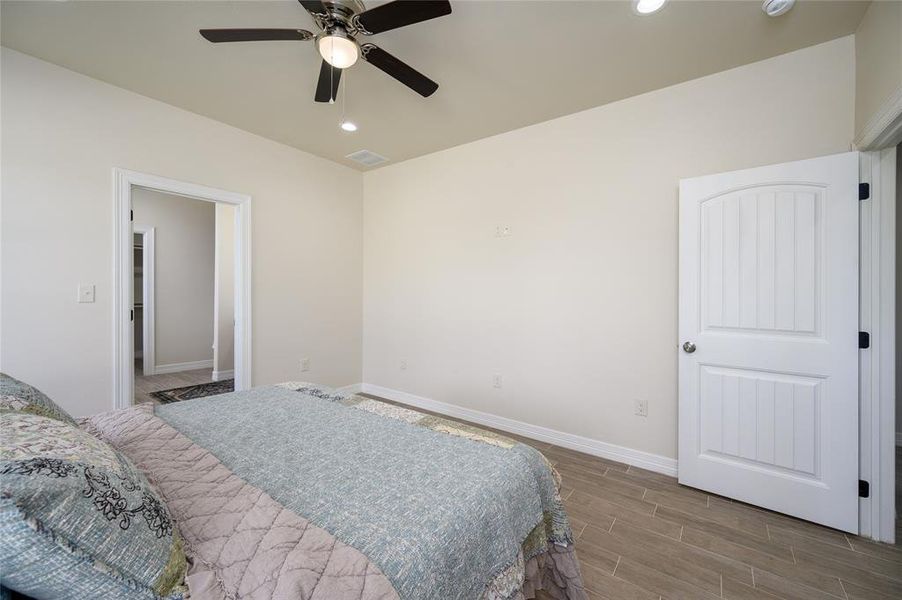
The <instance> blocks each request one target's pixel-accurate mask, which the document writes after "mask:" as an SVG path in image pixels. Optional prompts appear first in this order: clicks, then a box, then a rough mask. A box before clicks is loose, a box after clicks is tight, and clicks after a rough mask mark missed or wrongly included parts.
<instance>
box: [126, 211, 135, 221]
mask: <svg viewBox="0 0 902 600" xmlns="http://www.w3.org/2000/svg"><path fill="white" fill-rule="evenodd" d="M128 220H129V221H134V220H135V211H133V210H129V211H128Z"/></svg>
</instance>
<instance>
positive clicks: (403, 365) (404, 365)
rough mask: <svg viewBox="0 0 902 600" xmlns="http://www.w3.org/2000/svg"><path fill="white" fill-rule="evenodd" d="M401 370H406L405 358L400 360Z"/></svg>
mask: <svg viewBox="0 0 902 600" xmlns="http://www.w3.org/2000/svg"><path fill="white" fill-rule="evenodd" d="M401 370H402V371H406V370H407V361H406V360H402V361H401Z"/></svg>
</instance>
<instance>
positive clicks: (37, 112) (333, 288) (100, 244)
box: [0, 48, 362, 415]
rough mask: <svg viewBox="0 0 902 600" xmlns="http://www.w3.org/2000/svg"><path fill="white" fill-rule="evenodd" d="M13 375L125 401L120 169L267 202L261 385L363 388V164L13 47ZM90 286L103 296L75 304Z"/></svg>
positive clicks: (7, 295)
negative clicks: (116, 252)
mask: <svg viewBox="0 0 902 600" xmlns="http://www.w3.org/2000/svg"><path fill="white" fill-rule="evenodd" d="M0 124H2V150H0V170H2V188H0V195H2V215H3V220H2V225H0V226H2V230H0V244H2V246H0V256H2V264H0V269H2V294H0V303H2V314H0V327H2V336H0V369H2V370H3V371H4V372H7V373H9V374H11V375H13V376H15V377H18V378H20V379H24V380H26V381H29V382H32V383H33V384H35V385H37V386H38V387H39V388H41V389H42V390H44V391H45V392H47V393H48V394H49V395H50V396H51V397H52V398H54V399H55V400H57V401H58V402H59V403H60V404H61V405H62V406H63V408H65V409H66V410H68V411H70V412H72V413H73V414H75V415H87V414H90V413H96V412H99V411H103V410H109V409H111V408H112V407H113V399H112V374H113V357H112V347H113V332H112V319H113V314H112V297H113V291H112V288H111V285H112V283H111V278H112V263H113V261H112V252H113V240H112V234H113V223H112V217H113V200H112V168H113V167H123V168H127V169H133V170H136V171H142V172H146V173H152V174H155V175H161V176H164V177H170V178H173V179H177V180H182V181H190V182H196V183H200V184H203V185H208V186H213V187H218V188H222V189H227V190H232V191H235V192H241V193H245V194H250V195H251V196H253V246H252V255H253V275H252V294H253V360H254V364H253V373H252V376H253V383H254V384H264V383H272V382H277V381H284V380H287V379H298V378H299V377H300V373H299V369H298V360H299V358H300V357H309V358H310V366H311V369H310V371H309V372H308V373H304V377H305V378H308V379H309V380H313V381H316V382H321V383H325V384H329V385H336V386H338V385H346V384H350V383H354V382H357V381H360V364H361V359H360V348H361V337H360V331H361V294H362V292H361V279H362V275H361V259H362V248H361V239H360V238H361V236H360V231H361V226H362V222H361V218H362V211H361V201H362V188H361V185H362V181H361V176H360V174H359V173H357V172H355V171H353V170H351V169H348V168H346V167H343V166H340V165H337V164H335V163H333V162H330V161H327V160H323V159H320V158H316V157H314V156H311V155H309V154H306V153H304V152H301V151H298V150H295V149H293V148H289V147H287V146H283V145H281V144H278V143H275V142H272V141H270V140H266V139H264V138H261V137H258V136H256V135H252V134H249V133H247V132H244V131H241V130H238V129H235V128H233V127H229V126H226V125H223V124H221V123H218V122H215V121H213V120H210V119H207V118H204V117H200V116H198V115H195V114H193V113H189V112H187V111H183V110H180V109H176V108H173V107H171V106H168V105H166V104H163V103H160V102H157V101H154V100H151V99H149V98H146V97H143V96H139V95H137V94H134V93H131V92H128V91H125V90H123V89H120V88H116V87H113V86H110V85H107V84H104V83H101V82H99V81H97V80H94V79H90V78H88V77H85V76H83V75H79V74H76V73H74V72H71V71H68V70H65V69H62V68H60V67H57V66H54V65H51V64H49V63H46V62H42V61H40V60H37V59H34V58H31V57H28V56H26V55H24V54H20V53H17V52H15V51H11V50H9V49H7V48H3V49H2V64H0ZM79 283H93V284H94V285H96V295H97V301H96V302H95V303H93V304H78V303H76V301H75V300H76V288H77V286H78V284H79Z"/></svg>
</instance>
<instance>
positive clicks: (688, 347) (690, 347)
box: [683, 342, 695, 354]
mask: <svg viewBox="0 0 902 600" xmlns="http://www.w3.org/2000/svg"><path fill="white" fill-rule="evenodd" d="M683 352H685V353H686V354H692V353H693V352H695V344H693V343H692V342H685V343H684V344H683Z"/></svg>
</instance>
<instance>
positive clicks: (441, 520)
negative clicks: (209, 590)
mask: <svg viewBox="0 0 902 600" xmlns="http://www.w3.org/2000/svg"><path fill="white" fill-rule="evenodd" d="M141 412H143V413H144V414H145V415H146V419H147V420H148V423H150V425H148V424H143V425H141V427H142V428H144V429H145V430H148V431H150V430H151V429H152V430H153V432H151V433H148V432H144V433H140V434H138V429H139V428H137V427H136V426H134V425H131V424H129V425H125V423H126V422H127V421H128V422H129V423H136V422H138V421H141V418H145V417H141V418H135V417H137V415H135V417H130V418H129V419H124V418H122V417H116V418H109V417H108V418H106V419H104V418H95V419H92V421H93V424H94V426H95V427H96V428H97V430H98V432H100V433H101V434H104V432H105V433H106V434H107V436H108V437H109V436H112V437H113V438H116V440H114V441H119V442H120V443H122V444H124V445H126V446H127V445H128V439H129V438H131V439H135V440H140V442H139V443H137V444H136V443H133V444H132V445H133V446H134V447H135V451H136V453H137V454H143V455H144V456H145V457H146V456H151V455H153V456H157V457H158V458H157V460H156V463H155V464H156V465H157V467H156V468H158V469H160V470H162V471H173V469H172V468H171V467H170V466H168V465H167V464H166V462H165V460H160V457H163V456H165V455H166V451H165V449H162V450H161V449H159V448H155V446H154V440H153V438H155V437H160V433H158V431H162V430H163V429H165V430H168V431H171V432H172V433H171V434H167V436H166V437H167V438H171V437H174V436H178V437H179V438H182V439H183V440H185V441H184V442H182V443H183V444H185V443H189V442H188V440H190V444H191V445H192V447H196V448H197V450H196V451H197V452H204V453H209V455H210V459H209V460H212V461H215V462H216V463H220V461H221V465H223V467H222V469H223V472H224V473H229V474H230V475H229V476H230V477H232V478H234V479H235V480H236V481H241V482H242V485H245V486H247V489H248V490H256V491H255V492H253V494H256V495H257V496H261V495H262V496H263V497H266V498H269V499H270V500H267V502H270V503H271V504H273V505H274V506H278V507H281V508H280V510H282V509H284V511H287V513H285V514H287V515H296V516H298V517H299V518H300V520H301V521H302V522H307V521H309V523H310V524H311V526H315V527H316V528H321V530H322V531H323V534H324V535H329V536H334V538H335V539H336V540H337V542H339V543H341V544H344V545H345V546H346V547H347V548H348V551H349V552H351V551H352V550H351V549H353V550H354V551H358V552H360V554H361V556H362V557H365V562H366V561H371V566H369V567H367V569H368V572H371V573H373V574H374V576H375V577H377V578H378V577H383V576H384V577H385V578H387V579H388V581H390V582H391V586H392V587H393V588H394V590H393V591H394V592H396V593H397V595H398V596H399V597H400V598H403V599H433V598H434V599H442V600H445V599H448V600H450V599H461V600H475V599H480V598H485V599H491V600H507V599H512V598H523V597H531V596H532V593H533V590H534V589H536V588H540V589H541V588H544V589H546V590H548V591H549V592H551V593H552V595H553V596H554V597H560V598H569V599H573V600H576V599H582V598H585V592H584V590H583V588H582V583H581V579H580V576H579V570H578V563H577V562H576V559H575V555H574V554H573V550H572V536H571V532H570V527H569V524H568V523H567V518H566V515H565V514H564V511H563V508H562V503H561V500H560V496H559V494H558V484H557V481H556V478H555V474H554V472H553V469H551V467H550V465H549V464H548V462H547V461H546V460H545V459H544V457H543V456H542V455H541V454H540V453H539V452H537V451H536V450H534V449H532V448H530V447H528V446H525V445H523V444H520V443H517V442H516V441H513V440H511V439H509V438H505V437H503V436H499V435H495V434H493V433H490V432H486V431H483V430H481V429H477V428H473V427H469V426H466V425H462V424H459V423H456V422H453V421H449V420H446V419H442V418H438V417H434V416H429V415H424V414H422V413H419V412H416V411H412V410H409V409H405V408H402V407H398V406H394V405H390V404H386V403H382V402H378V401H375V400H372V399H368V398H364V397H362V396H349V395H343V394H337V393H335V392H334V391H332V390H329V389H327V388H321V387H317V386H312V385H309V384H301V383H297V384H282V385H280V386H269V387H262V388H256V389H254V390H250V391H246V392H236V393H233V394H225V395H220V396H215V397H210V398H204V399H198V400H192V401H189V402H183V403H178V404H171V405H166V406H161V407H157V408H156V409H155V415H151V414H149V412H146V411H141ZM109 414H111V415H112V414H113V413H109ZM154 422H155V423H154ZM114 423H118V424H114ZM148 428H150V429H148ZM120 430H121V431H124V432H125V435H122V434H121V431H120ZM117 432H118V433H117ZM139 447H140V448H139ZM152 447H154V448H155V449H152ZM138 458H139V459H140V457H138ZM209 460H208V459H205V461H206V462H209ZM145 462H147V461H145ZM152 464H154V463H153V460H150V461H149V462H148V466H151V465H152ZM187 467H188V465H187V464H186V465H185V466H184V467H183V470H184V468H187ZM157 475H160V476H163V477H162V478H164V479H165V478H168V479H170V480H172V475H171V474H169V475H164V474H163V473H159V474H157ZM150 476H151V478H152V479H154V474H153V473H151V474H150ZM176 480H178V477H177V478H176ZM188 481H189V479H188V478H185V481H184V482H183V483H184V485H188ZM164 487H166V486H164ZM168 487H169V490H170V491H169V494H170V495H176V496H177V495H178V493H179V492H178V489H179V486H178V485H172V484H170V485H169V486H168ZM164 493H166V490H164ZM167 501H168V498H167ZM180 511H181V512H182V513H183V514H184V515H185V517H186V518H192V519H193V518H194V516H196V515H192V506H191V505H190V504H187V505H184V506H180V507H179V508H178V509H177V510H175V511H174V512H175V513H176V514H177V515H178V513H179V512H180ZM242 518H244V519H245V520H247V519H250V517H242ZM196 522H197V521H196V519H195V520H193V521H192V524H196ZM211 522H213V521H211ZM206 528H207V529H209V526H206ZM204 535H205V532H204V527H201V528H199V529H198V530H197V531H192V532H189V533H186V534H185V537H186V539H187V540H188V541H189V542H190V541H191V538H192V537H195V538H198V539H200V538H202V537H203V536H204ZM220 537H221V536H220ZM217 539H219V538H217ZM218 543H219V544H220V545H222V546H223V547H228V546H229V545H230V544H232V545H234V543H238V544H240V543H241V542H240V537H239V538H237V539H236V541H234V542H233V541H229V540H224V541H220V542H218ZM219 552H220V554H218V555H216V556H214V557H213V558H212V559H211V558H210V557H207V558H206V559H203V557H201V558H202V559H203V562H205V563H207V564H208V566H209V567H210V570H209V577H210V578H211V580H214V579H215V580H219V585H220V586H223V581H222V573H221V572H220V571H221V570H222V569H219V566H218V565H217V564H216V562H217V560H218V559H219V557H220V556H221V555H222V553H221V551H219ZM220 566H221V565H220ZM337 574H338V575H341V572H338V573H337ZM383 574H384V575H383ZM370 579H371V581H376V580H377V579H373V577H370ZM198 581H199V579H197V578H196V579H195V584H197V583H198ZM225 587H227V586H225ZM239 587H240V586H239ZM361 590H362V588H361ZM382 592H384V590H382ZM382 592H380V594H379V595H378V596H380V597H381V596H382ZM229 595H232V594H229ZM235 595H236V596H237V597H244V596H243V595H242V594H241V593H237V594H235ZM298 597H305V596H304V594H301V595H300V596H298ZM336 597H338V596H336ZM342 597H344V596H342ZM347 597H349V598H350V597H354V598H356V597H367V596H366V594H362V595H361V594H357V593H356V592H355V593H354V594H348V595H347Z"/></svg>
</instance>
